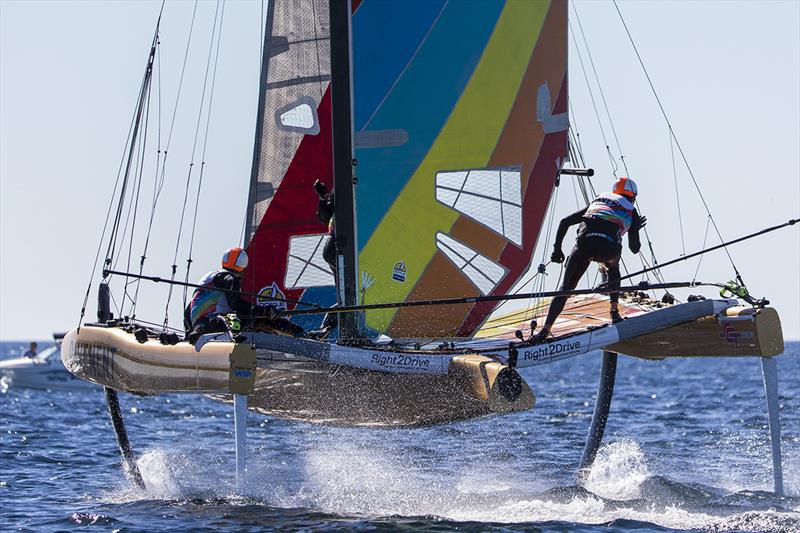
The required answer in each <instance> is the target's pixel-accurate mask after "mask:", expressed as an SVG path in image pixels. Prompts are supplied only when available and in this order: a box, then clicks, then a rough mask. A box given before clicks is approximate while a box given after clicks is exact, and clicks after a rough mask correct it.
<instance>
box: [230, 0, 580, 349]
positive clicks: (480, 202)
mask: <svg viewBox="0 0 800 533" xmlns="http://www.w3.org/2000/svg"><path fill="white" fill-rule="evenodd" d="M352 8H353V15H352V72H353V94H352V101H353V129H354V138H353V144H354V147H355V157H356V160H357V166H356V167H355V173H356V176H357V178H358V182H357V187H356V199H357V202H356V205H357V207H356V213H355V217H356V222H357V229H358V231H357V235H358V239H359V243H358V245H359V250H360V254H359V269H360V276H359V279H357V280H349V282H350V283H358V284H359V285H360V294H361V295H362V299H363V301H364V302H366V303H379V302H390V301H407V300H417V299H431V298H451V297H467V296H473V295H474V296H477V295H481V294H500V293H503V292H506V291H508V290H509V289H510V288H511V287H512V286H513V285H514V283H515V282H516V281H517V280H518V279H519V278H520V276H521V275H522V274H523V273H524V272H525V271H526V270H527V268H528V267H529V265H530V258H531V254H532V252H533V249H534V247H535V244H536V239H537V236H538V233H539V228H540V226H541V223H542V219H543V216H544V212H545V210H546V206H547V203H548V201H549V198H550V195H551V193H552V190H553V188H554V185H555V180H556V177H557V174H558V170H559V168H560V165H561V162H562V160H563V158H564V157H565V154H566V151H567V135H566V130H567V127H568V116H567V100H566V95H567V71H566V66H567V5H566V1H565V0H553V1H552V2H528V1H515V0H508V1H505V2H504V1H500V0H498V1H493V2H471V1H467V0H449V1H445V0H417V1H413V2H403V3H398V2H381V1H378V0H364V1H362V2H353V4H352ZM330 74H331V73H330V31H329V24H328V2H327V1H325V0H275V1H273V2H270V7H269V12H268V17H267V36H266V38H265V50H264V62H263V68H262V91H261V101H260V103H259V109H260V116H259V126H258V131H257V135H256V149H255V154H254V163H253V177H252V181H251V189H250V201H249V203H248V226H247V234H248V237H249V239H248V241H249V244H248V252H249V254H250V256H251V258H252V261H253V263H252V266H251V268H249V269H248V276H247V278H246V279H245V284H244V286H245V287H247V288H248V290H256V291H261V292H262V293H263V294H264V295H267V296H285V297H286V298H289V299H301V298H302V299H303V300H304V301H310V302H315V303H321V304H326V305H327V304H330V303H332V302H333V301H334V300H335V291H334V288H333V276H332V275H331V274H330V270H329V269H328V267H327V265H326V264H325V263H324V261H322V257H321V249H322V242H323V238H324V233H325V228H324V226H322V225H321V224H319V223H318V222H317V221H316V218H315V215H314V212H315V207H316V198H315V197H314V194H313V189H312V184H313V182H314V180H315V179H320V180H322V181H323V182H326V183H327V184H328V185H329V186H330V185H331V174H332V165H331V160H332V154H331V118H330V113H331V109H330V94H329V80H330ZM493 308H494V305H493V304H491V303H482V304H464V305H460V306H450V307H448V308H447V309H443V308H436V309H430V310H428V309H421V308H416V309H413V310H410V309H409V310H381V311H372V312H369V313H368V314H367V325H368V326H369V327H371V328H374V329H377V330H379V331H383V332H388V333H389V334H390V335H393V336H397V337H436V336H469V335H471V334H472V333H473V332H474V331H475V330H476V329H477V328H478V327H479V326H480V324H481V323H482V322H483V321H484V320H485V318H486V317H487V316H488V314H489V313H491V311H492V309H493Z"/></svg>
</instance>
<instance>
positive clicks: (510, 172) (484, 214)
mask: <svg viewBox="0 0 800 533" xmlns="http://www.w3.org/2000/svg"><path fill="white" fill-rule="evenodd" d="M436 199H437V200H438V201H439V202H441V203H443V204H445V205H446V206H448V207H452V208H453V209H455V210H456V211H459V212H460V213H463V214H465V215H467V216H468V217H470V218H472V219H474V220H475V221H477V222H479V223H481V224H483V225H484V226H486V227H487V228H489V229H491V230H492V231H494V232H495V233H498V234H500V235H502V236H503V237H505V238H506V239H508V240H509V241H511V242H513V243H514V244H516V245H517V246H521V245H522V182H521V178H520V170H519V169H470V170H466V171H457V172H453V171H448V172H438V173H437V174H436Z"/></svg>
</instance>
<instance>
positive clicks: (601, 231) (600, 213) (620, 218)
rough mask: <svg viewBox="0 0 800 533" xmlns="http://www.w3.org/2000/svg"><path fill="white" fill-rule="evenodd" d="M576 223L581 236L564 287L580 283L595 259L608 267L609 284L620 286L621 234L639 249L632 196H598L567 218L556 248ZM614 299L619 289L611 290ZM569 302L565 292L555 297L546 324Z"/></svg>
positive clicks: (569, 260)
mask: <svg viewBox="0 0 800 533" xmlns="http://www.w3.org/2000/svg"><path fill="white" fill-rule="evenodd" d="M575 224H580V226H579V227H578V238H577V240H576V242H575V247H574V248H573V249H572V251H571V252H570V254H569V257H567V261H566V264H565V265H564V282H563V284H562V285H561V289H560V290H562V291H571V290H572V289H574V288H575V287H577V285H578V281H580V279H581V277H583V274H584V273H586V269H587V268H589V264H590V263H591V262H592V261H595V262H597V263H600V264H602V265H603V266H605V268H606V272H607V280H606V283H607V284H608V287H609V288H610V289H612V290H614V289H619V286H620V280H619V278H620V274H619V260H620V256H621V255H622V236H623V235H625V234H626V233H628V232H629V231H630V233H628V247H629V248H630V250H631V251H632V252H633V253H635V254H636V253H639V248H640V247H641V243H640V241H639V224H640V217H639V213H638V212H637V211H636V208H635V207H634V206H633V204H632V203H631V201H630V200H628V199H627V198H625V197H624V196H622V195H619V194H614V193H603V194H601V195H599V196H598V197H597V198H595V199H594V200H593V201H592V203H591V204H589V205H588V206H587V207H586V208H584V209H581V210H579V211H576V212H575V213H573V214H571V215H569V216H568V217H566V218H564V219H563V220H562V221H561V223H560V224H559V226H558V232H557V233H556V244H555V246H556V248H557V249H559V250H560V249H561V244H562V241H563V240H564V235H565V234H566V233H567V229H568V228H569V227H570V226H574V225H575ZM610 298H611V301H612V302H617V301H619V293H617V292H612V293H611V294H610ZM566 303H567V297H566V296H558V297H556V298H553V301H552V303H551V304H550V310H549V311H548V313H547V319H545V325H547V326H551V325H553V323H555V320H556V318H558V315H559V314H561V311H563V310H564V305H565V304H566Z"/></svg>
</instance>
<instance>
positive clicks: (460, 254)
mask: <svg viewBox="0 0 800 533" xmlns="http://www.w3.org/2000/svg"><path fill="white" fill-rule="evenodd" d="M436 247H437V248H438V249H439V250H441V251H442V253H443V254H444V255H446V256H447V258H448V259H450V261H452V262H453V264H454V265H456V267H458V269H459V270H460V271H461V272H463V273H464V275H465V276H467V278H468V279H469V280H470V281H471V282H472V283H474V284H475V286H476V287H478V290H479V291H481V294H483V295H486V294H489V293H491V292H492V291H493V290H494V288H495V287H496V286H497V284H498V283H499V282H500V280H501V279H503V276H505V275H506V270H505V268H504V267H503V266H502V265H499V264H497V263H495V262H494V261H492V260H491V259H489V258H488V257H485V256H483V255H481V254H479V253H478V252H476V251H475V250H473V249H472V248H470V247H469V246H467V245H466V244H464V243H461V242H458V241H457V240H455V239H453V238H452V237H450V236H448V235H445V234H444V233H441V232H439V233H437V234H436Z"/></svg>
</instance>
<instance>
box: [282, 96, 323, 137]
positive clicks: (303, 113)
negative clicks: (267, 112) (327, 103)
mask: <svg viewBox="0 0 800 533" xmlns="http://www.w3.org/2000/svg"><path fill="white" fill-rule="evenodd" d="M275 118H276V123H277V125H278V129H281V130H284V131H296V132H299V133H307V134H310V135H316V134H317V133H319V119H318V117H317V104H316V102H314V99H313V98H310V97H308V96H303V97H301V98H298V99H297V100H295V101H294V102H292V103H291V104H289V105H287V106H284V107H282V108H280V109H278V110H277V111H276V112H275Z"/></svg>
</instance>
